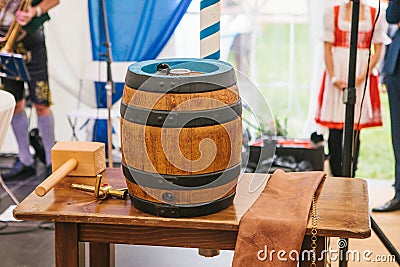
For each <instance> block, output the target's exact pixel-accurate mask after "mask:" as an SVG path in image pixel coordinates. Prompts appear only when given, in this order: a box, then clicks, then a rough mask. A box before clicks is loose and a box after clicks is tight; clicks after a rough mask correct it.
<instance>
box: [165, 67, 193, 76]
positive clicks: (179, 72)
mask: <svg viewBox="0 0 400 267" xmlns="http://www.w3.org/2000/svg"><path fill="white" fill-rule="evenodd" d="M190 73H191V70H189V69H171V70H170V71H169V75H175V76H182V75H190Z"/></svg>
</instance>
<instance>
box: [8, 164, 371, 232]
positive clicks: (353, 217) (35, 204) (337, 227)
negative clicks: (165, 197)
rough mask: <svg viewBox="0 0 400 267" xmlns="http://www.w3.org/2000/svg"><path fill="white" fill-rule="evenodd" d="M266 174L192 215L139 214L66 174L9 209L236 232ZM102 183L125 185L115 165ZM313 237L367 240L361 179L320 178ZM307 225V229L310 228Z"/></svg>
mask: <svg viewBox="0 0 400 267" xmlns="http://www.w3.org/2000/svg"><path fill="white" fill-rule="evenodd" d="M267 177H268V175H266V174H250V173H249V174H244V175H243V176H242V178H241V179H240V181H239V182H238V187H237V194H236V197H235V200H234V204H233V205H231V206H230V207H229V208H227V209H225V210H223V211H220V212H218V213H215V214H212V215H208V216H201V217H195V218H163V217H157V216H153V215H149V214H146V213H143V212H141V211H139V210H137V209H136V208H134V207H133V206H132V205H131V202H130V200H129V198H128V199H127V200H121V199H113V198H108V199H106V200H97V199H96V198H94V196H93V194H91V193H88V192H83V191H79V190H76V189H73V188H71V187H70V186H71V184H72V183H82V184H89V185H94V181H95V179H94V178H90V177H66V178H64V179H63V180H62V181H61V182H60V183H59V184H58V185H57V186H56V187H55V188H54V189H53V190H51V191H50V192H49V193H48V194H47V195H45V196H44V197H38V196H37V195H36V194H35V193H34V192H32V193H31V194H30V195H29V196H28V197H27V198H25V199H24V200H23V201H22V202H21V203H20V204H19V205H17V207H16V208H15V210H14V217H15V218H16V219H20V220H33V221H51V222H71V223H90V224H107V225H109V224H111V225H135V226H148V227H152V226H153V227H172V228H182V229H208V230H219V231H237V230H238V227H239V221H240V218H241V217H242V216H243V214H244V213H245V212H246V211H247V210H248V208H249V207H250V206H251V205H252V203H254V201H255V200H256V199H257V197H258V196H259V194H260V192H261V191H262V189H263V188H264V187H265V184H266V181H267ZM103 182H106V183H108V184H110V185H111V186H112V187H113V188H123V187H126V184H125V178H124V176H123V174H122V171H121V169H120V168H113V169H107V170H106V171H105V172H104V173H103ZM317 214H318V235H319V236H340V237H343V238H367V237H369V236H370V235H371V228H370V220H369V206H368V190H367V183H366V181H365V180H363V179H356V178H354V179H353V178H336V177H335V178H334V177H329V178H326V179H325V181H324V182H323V184H322V186H321V187H320V189H319V191H318V195H317ZM310 229H311V223H310V222H309V224H308V227H307V233H309V232H310Z"/></svg>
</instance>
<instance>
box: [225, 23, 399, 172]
mask: <svg viewBox="0 0 400 267" xmlns="http://www.w3.org/2000/svg"><path fill="white" fill-rule="evenodd" d="M289 37H290V26H289V25H288V24H265V25H263V26H261V29H260V30H259V31H257V37H256V64H255V68H256V71H255V77H256V78H255V79H256V81H255V82H256V83H257V84H258V85H259V87H260V90H261V91H262V93H263V94H264V95H265V96H266V98H267V100H268V103H269V105H270V107H271V110H272V112H273V115H274V116H275V118H277V119H279V121H280V123H281V124H285V123H286V125H287V129H286V130H287V132H288V136H289V137H300V136H301V135H302V134H303V132H304V130H305V129H304V122H305V120H306V118H307V112H308V105H309V95H310V91H309V84H310V81H309V79H310V63H309V58H310V51H309V47H308V41H309V38H308V25H306V24H295V26H294V44H295V45H294V49H293V58H294V60H293V63H294V66H293V68H292V70H293V72H292V75H291V74H290V67H289V66H290V65H289V62H290V42H289ZM230 61H231V62H232V63H234V62H233V60H232V59H231V60H230ZM290 79H292V81H293V84H294V86H292V87H290V86H289V81H290ZM381 99H382V113H383V119H384V126H383V127H376V128H371V129H365V130H363V131H362V132H361V149H360V157H359V164H358V171H357V173H356V176H357V177H366V178H379V179H393V177H394V160H393V151H392V148H391V139H390V125H389V123H390V121H389V114H388V113H389V112H388V111H389V107H388V100H387V94H386V93H383V94H382V95H381Z"/></svg>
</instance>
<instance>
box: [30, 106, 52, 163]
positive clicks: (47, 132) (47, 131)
mask: <svg viewBox="0 0 400 267" xmlns="http://www.w3.org/2000/svg"><path fill="white" fill-rule="evenodd" d="M35 108H36V112H37V114H38V128H39V132H40V136H41V137H42V143H43V147H44V152H45V156H46V162H45V163H46V166H47V167H50V166H51V148H52V147H53V146H54V142H55V138H54V117H53V114H52V112H51V109H50V107H49V106H46V105H38V104H35Z"/></svg>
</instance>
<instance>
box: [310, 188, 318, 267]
mask: <svg viewBox="0 0 400 267" xmlns="http://www.w3.org/2000/svg"><path fill="white" fill-rule="evenodd" d="M311 224H312V228H311V250H312V258H311V264H310V267H316V266H317V264H316V262H317V224H318V218H317V204H316V200H315V195H314V196H313V199H312V210H311Z"/></svg>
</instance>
